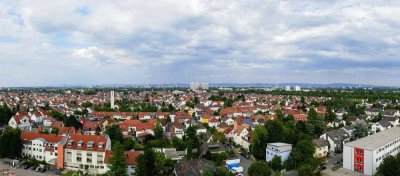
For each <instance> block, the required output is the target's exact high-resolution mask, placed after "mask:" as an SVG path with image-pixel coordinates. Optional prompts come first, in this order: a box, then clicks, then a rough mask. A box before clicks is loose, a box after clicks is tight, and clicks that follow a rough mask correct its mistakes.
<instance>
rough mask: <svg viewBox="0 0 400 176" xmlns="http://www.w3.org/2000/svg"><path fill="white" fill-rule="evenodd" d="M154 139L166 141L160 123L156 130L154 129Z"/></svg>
mask: <svg viewBox="0 0 400 176" xmlns="http://www.w3.org/2000/svg"><path fill="white" fill-rule="evenodd" d="M154 137H155V138H156V139H158V140H163V139H164V130H163V128H162V126H161V124H160V123H157V125H156V128H155V129H154Z"/></svg>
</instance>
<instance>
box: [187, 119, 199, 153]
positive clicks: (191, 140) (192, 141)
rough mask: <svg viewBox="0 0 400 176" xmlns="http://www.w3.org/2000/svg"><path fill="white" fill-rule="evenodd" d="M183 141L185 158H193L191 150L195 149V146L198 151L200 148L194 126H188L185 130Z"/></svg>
mask: <svg viewBox="0 0 400 176" xmlns="http://www.w3.org/2000/svg"><path fill="white" fill-rule="evenodd" d="M184 141H185V145H186V148H187V154H186V157H187V158H194V157H195V156H194V155H193V152H192V150H193V149H194V148H196V146H197V148H198V149H199V146H200V141H199V139H198V136H197V135H196V128H195V127H194V126H190V127H189V128H187V129H186V132H185V136H184Z"/></svg>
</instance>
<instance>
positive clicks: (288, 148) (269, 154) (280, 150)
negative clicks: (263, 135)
mask: <svg viewBox="0 0 400 176" xmlns="http://www.w3.org/2000/svg"><path fill="white" fill-rule="evenodd" d="M290 152H292V144H286V143H280V142H278V143H268V144H267V150H266V155H265V158H266V160H267V162H270V161H272V158H274V156H280V157H281V159H282V162H284V161H286V160H287V159H288V157H289V155H290Z"/></svg>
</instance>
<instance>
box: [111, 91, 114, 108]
mask: <svg viewBox="0 0 400 176" xmlns="http://www.w3.org/2000/svg"><path fill="white" fill-rule="evenodd" d="M114 107H115V105H114V91H113V90H112V91H111V109H114Z"/></svg>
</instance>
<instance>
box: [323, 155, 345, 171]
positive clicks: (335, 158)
mask: <svg viewBox="0 0 400 176" xmlns="http://www.w3.org/2000/svg"><path fill="white" fill-rule="evenodd" d="M342 159H343V154H334V155H333V156H331V157H330V158H329V160H328V163H326V167H327V170H328V169H332V168H333V167H335V165H334V164H333V163H334V162H336V161H339V160H342Z"/></svg>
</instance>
